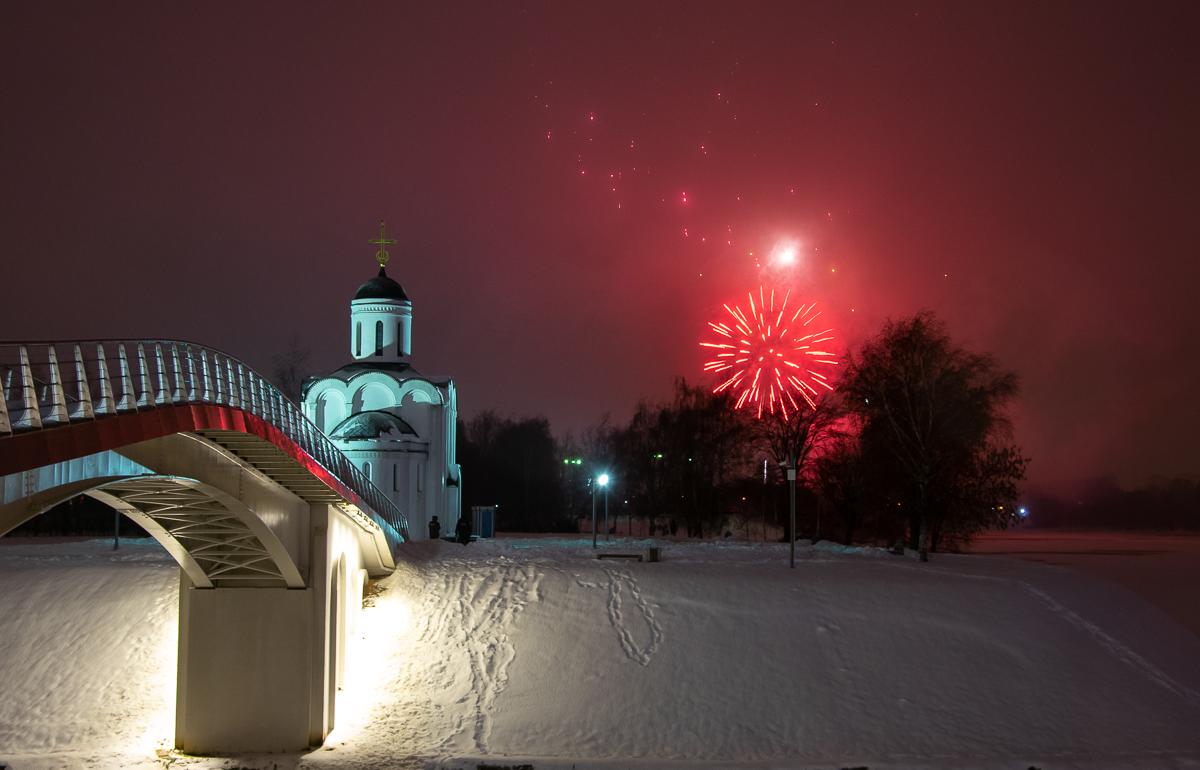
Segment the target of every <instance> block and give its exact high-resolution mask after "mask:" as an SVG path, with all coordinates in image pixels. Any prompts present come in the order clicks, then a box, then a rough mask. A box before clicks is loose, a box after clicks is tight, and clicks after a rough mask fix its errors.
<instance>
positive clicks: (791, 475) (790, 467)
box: [787, 454, 796, 569]
mask: <svg viewBox="0 0 1200 770" xmlns="http://www.w3.org/2000/svg"><path fill="white" fill-rule="evenodd" d="M787 480H788V510H789V511H790V513H791V522H790V524H791V531H790V532H789V536H788V539H789V540H791V541H792V542H791V550H790V556H789V566H790V567H791V568H792V569H795V568H796V455H794V454H793V455H790V456H789V457H788V464H787Z"/></svg>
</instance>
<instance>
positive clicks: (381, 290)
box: [354, 266, 410, 302]
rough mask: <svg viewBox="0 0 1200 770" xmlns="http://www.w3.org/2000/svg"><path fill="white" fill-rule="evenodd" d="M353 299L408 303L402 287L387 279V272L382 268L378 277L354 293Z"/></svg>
mask: <svg viewBox="0 0 1200 770" xmlns="http://www.w3.org/2000/svg"><path fill="white" fill-rule="evenodd" d="M354 299H356V300H358V299H390V300H397V301H400V302H409V301H410V300H409V298H408V295H407V294H405V293H404V287H402V286H401V285H400V284H398V283H396V282H395V281H394V280H392V279H391V278H389V277H388V274H387V271H385V270H384V269H383V267H382V266H381V267H380V268H379V275H377V276H375V277H374V278H372V279H371V280H369V281H367V282H366V283H364V284H363V285H362V286H359V287H358V291H356V292H355V293H354Z"/></svg>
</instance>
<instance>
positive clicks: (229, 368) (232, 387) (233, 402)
mask: <svg viewBox="0 0 1200 770" xmlns="http://www.w3.org/2000/svg"><path fill="white" fill-rule="evenodd" d="M225 381H226V382H228V383H229V405H230V406H232V407H234V408H235V409H240V408H241V407H242V400H241V399H240V398H238V386H237V374H236V373H235V372H234V370H233V360H232V359H231V358H230V357H229V356H225Z"/></svg>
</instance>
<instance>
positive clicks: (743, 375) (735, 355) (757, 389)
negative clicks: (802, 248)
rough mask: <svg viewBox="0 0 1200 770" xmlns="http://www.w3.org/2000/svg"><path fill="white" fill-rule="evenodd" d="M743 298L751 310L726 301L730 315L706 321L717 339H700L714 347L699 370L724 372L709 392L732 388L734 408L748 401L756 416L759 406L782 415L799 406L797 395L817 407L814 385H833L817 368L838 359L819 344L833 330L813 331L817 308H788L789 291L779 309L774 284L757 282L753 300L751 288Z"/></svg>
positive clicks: (830, 336) (812, 305)
mask: <svg viewBox="0 0 1200 770" xmlns="http://www.w3.org/2000/svg"><path fill="white" fill-rule="evenodd" d="M746 297H747V299H748V300H749V301H750V312H749V313H747V312H745V311H744V310H742V308H741V306H740V305H734V306H733V307H730V306H729V305H728V304H727V305H725V310H726V312H727V313H728V314H729V319H727V320H721V321H709V323H708V326H709V328H710V329H712V330H713V331H714V332H716V333H717V334H718V335H720V337H719V339H717V341H715V342H701V343H700V345H701V347H706V348H712V349H714V350H715V351H716V357H715V358H713V359H712V360H711V361H709V362H707V363H706V364H704V371H706V372H713V373H714V374H721V375H722V376H725V377H726V379H724V380H723V381H721V383H720V384H718V385H717V386H716V387H715V388H713V393H724V392H726V391H729V392H731V393H737V394H738V398H737V402H736V403H735V404H734V408H735V409H741V408H742V407H743V406H746V405H750V406H751V407H752V408H754V409H755V411H756V416H757V417H758V418H760V419H761V418H762V416H763V411H764V410H765V411H766V412H767V413H768V414H775V412H776V410H778V411H779V413H780V415H782V417H783V419H784V420H787V419H788V418H789V417H790V415H791V414H793V413H795V412H798V411H799V410H800V404H799V402H798V401H797V396H799V398H800V399H802V400H803V401H804V402H805V403H806V404H808V406H809V408H811V409H816V408H817V402H816V400H815V399H816V397H817V396H819V395H820V393H821V391H820V390H818V388H824V389H825V390H833V385H831V384H830V383H829V377H828V376H827V375H825V374H822V373H821V372H820V371H818V370H820V369H823V368H824V367H827V366H837V364H838V360H837V356H836V355H834V353H832V352H831V351H829V350H826V349H824V348H825V346H824V343H827V342H829V341H830V340H832V339H833V330H832V329H822V330H820V331H817V329H818V328H819V327H818V326H817V325H815V322H816V320H817V318H819V317H820V315H821V312H820V311H819V310H817V305H816V303H815V302H813V303H810V304H808V305H804V304H801V305H800V306H799V307H797V308H796V309H795V311H794V312H790V313H789V311H788V301H789V300H790V299H791V291H790V290H789V291H788V292H787V293H786V294H784V296H783V302H782V304H780V305H779V307H778V309H777V308H776V302H775V290H774V289H772V290H771V292H770V294H768V293H767V292H766V291H765V290H764V289H763V287H761V286H760V287H758V302H755V301H754V292H748V293H747V295H746Z"/></svg>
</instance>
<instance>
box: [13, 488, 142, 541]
mask: <svg viewBox="0 0 1200 770" xmlns="http://www.w3.org/2000/svg"><path fill="white" fill-rule="evenodd" d="M118 526H120V528H121V537H149V535H148V534H147V533H146V530H144V529H142V528H141V527H140V526H138V523H137V522H135V521H134V520H133V519H131V518H129V517H128V516H121V515H118V514H116V513H115V512H114V511H113V509H112V508H111V507H109V506H108V505H105V504H104V503H102V502H100V501H99V500H96V499H94V498H91V497H88V496H87V495H79V496H78V497H73V498H71V499H70V500H67V501H65V502H63V503H60V504H58V505H56V506H54V507H53V508H51V509H50V510H48V511H46V512H45V513H43V514H41V515H40V516H34V517H33V518H32V519H30V520H29V521H27V522H25V523H24V524H22V525H21V526H19V527H17V528H16V529H13V530H11V531H10V532H9V533H8V535H11V536H14V537H19V536H22V535H38V536H44V537H66V536H91V535H94V536H96V537H112V536H113V534H114V532H115V530H116V528H117V527H118Z"/></svg>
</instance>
